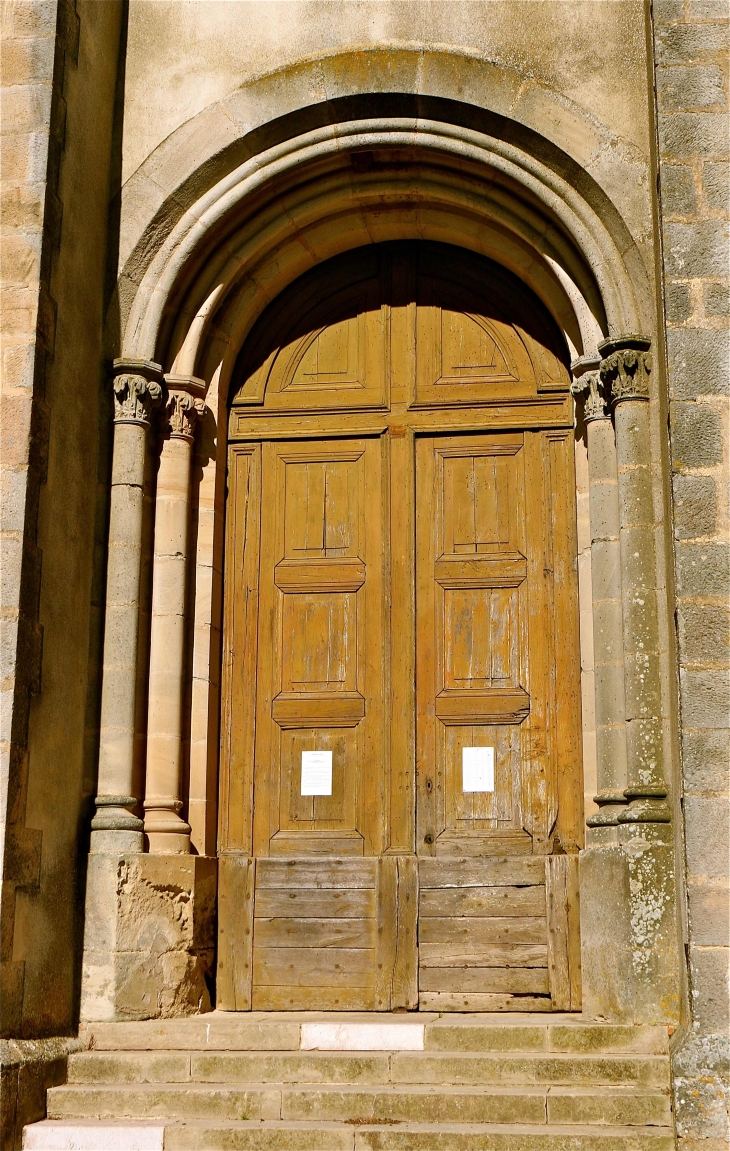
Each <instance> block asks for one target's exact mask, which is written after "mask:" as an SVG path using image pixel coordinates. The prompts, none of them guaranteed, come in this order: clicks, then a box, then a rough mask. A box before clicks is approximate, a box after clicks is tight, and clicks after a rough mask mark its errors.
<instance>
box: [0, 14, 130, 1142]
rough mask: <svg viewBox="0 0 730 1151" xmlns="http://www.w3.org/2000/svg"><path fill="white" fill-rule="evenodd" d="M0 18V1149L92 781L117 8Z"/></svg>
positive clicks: (51, 970) (36, 1064) (75, 963)
mask: <svg viewBox="0 0 730 1151" xmlns="http://www.w3.org/2000/svg"><path fill="white" fill-rule="evenodd" d="M1 11H2V37H3V44H2V52H3V57H2V84H3V92H2V96H3V108H2V132H3V141H2V180H3V201H2V236H1V240H2V268H3V272H2V274H3V283H2V291H3V299H2V333H1V335H2V401H3V412H2V432H3V441H2V465H3V475H2V548H3V565H2V576H3V582H2V626H3V652H2V659H3V669H2V756H3V758H2V791H1V792H0V804H1V805H2V819H3V823H4V828H5V838H4V846H3V849H2V907H1V908H0V911H1V914H2V933H1V935H2V954H1V959H2V985H1V988H0V991H1V996H0V1001H1V1003H2V1035H3V1037H7V1038H8V1039H9V1041H10V1042H9V1043H7V1044H4V1045H3V1051H2V1063H3V1081H4V1082H3V1092H2V1102H3V1124H4V1126H3V1141H2V1145H3V1147H5V1146H7V1147H11V1146H15V1145H16V1144H15V1142H13V1140H14V1139H17V1138H19V1134H18V1133H19V1131H20V1129H21V1127H22V1123H23V1122H28V1121H29V1120H30V1119H31V1118H37V1117H38V1107H41V1108H42V1107H43V1106H44V1093H43V1085H47V1084H48V1083H49V1082H50V1081H55V1082H57V1081H58V1076H59V1075H62V1074H63V1065H64V1051H65V1046H64V1044H63V1043H62V1042H61V1041H60V1040H58V1041H56V1040H51V1039H50V1038H49V1039H48V1040H46V1038H45V1037H54V1036H55V1037H59V1036H61V1037H63V1036H70V1035H72V1034H73V1033H74V1031H75V1029H76V1027H77V1022H78V996H79V981H80V950H81V949H80V928H81V922H80V915H79V906H80V904H79V896H80V894H81V892H80V887H81V885H82V883H83V874H79V869H78V861H79V859H82V860H83V859H84V843H85V839H84V836H85V835H86V834H87V833H86V831H85V828H86V826H87V825H88V815H87V810H86V808H87V802H86V800H85V795H87V794H90V793H92V792H93V790H94V783H95V781H94V776H93V770H94V763H93V749H92V755H89V751H88V749H87V748H86V746H85V729H86V728H87V726H89V724H91V726H93V723H94V722H95V719H94V717H95V714H96V703H95V697H96V694H97V687H96V684H95V681H94V675H93V672H92V674H90V665H92V667H93V664H94V663H95V656H94V642H95V633H96V631H98V621H96V620H95V618H94V613H93V611H92V600H93V597H94V582H93V577H94V572H95V565H96V568H97V569H98V563H97V556H98V557H101V558H102V562H103V556H104V552H105V539H104V534H103V533H104V528H103V524H104V520H105V514H106V500H107V498H108V497H107V495H106V488H107V477H106V470H105V466H104V464H103V460H104V454H103V452H101V453H100V436H101V437H102V439H101V446H103V436H105V435H107V434H108V420H106V419H103V420H102V419H101V418H100V416H101V396H102V388H101V380H102V375H103V372H102V325H103V314H104V292H105V288H104V278H105V265H106V249H107V214H108V213H107V204H108V200H109V179H110V161H111V154H112V140H113V131H112V127H113V110H114V98H115V85H116V72H117V50H118V42H119V31H120V19H121V13H122V5H121V3H117V2H116V0H110V2H108V3H104V4H97V3H94V2H90V0H79V2H78V3H74V2H73V0H7V2H6V3H4V4H3V5H2V9H1ZM92 106H93V115H90V114H89V109H90V107H92ZM100 467H101V470H102V474H101V475H100V476H98V475H97V471H98V469H99V468H100ZM98 480H100V484H99V483H98V482H97V481H98ZM99 490H101V491H102V493H103V495H102V498H103V506H102V508H101V509H100V511H101V513H102V514H101V515H98V514H97V492H98V491H99ZM97 524H101V525H102V527H101V530H99V529H98V528H97ZM90 742H91V744H92V745H93V736H92V739H91V741H90ZM39 1084H40V1086H39ZM41 1114H42V1111H41ZM17 1145H18V1146H19V1143H18V1144H17Z"/></svg>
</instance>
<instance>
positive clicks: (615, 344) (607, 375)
mask: <svg viewBox="0 0 730 1151" xmlns="http://www.w3.org/2000/svg"><path fill="white" fill-rule="evenodd" d="M650 347H651V340H650V339H649V338H648V337H647V336H621V337H618V338H616V339H611V340H604V342H603V343H602V344H599V348H598V350H599V351H600V353H601V355H602V356H603V359H602V361H601V381H602V383H603V386H604V387H605V388H606V390H607V391H608V393H609V394H610V397H611V402H612V403H613V404H614V405H615V404H618V403H621V401H622V400H648V399H649V373H650V372H651V369H652V356H651V352H650V351H649V349H650Z"/></svg>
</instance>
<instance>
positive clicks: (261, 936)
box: [255, 916, 375, 948]
mask: <svg viewBox="0 0 730 1151" xmlns="http://www.w3.org/2000/svg"><path fill="white" fill-rule="evenodd" d="M255 923H256V926H255V946H256V947H365V948H372V947H373V946H374V944H375V931H374V926H375V922H374V920H372V919H316V918H314V917H312V918H311V919H294V918H293V917H283V916H282V917H281V918H279V919H260V918H259V917H258V916H257V917H256V921H255Z"/></svg>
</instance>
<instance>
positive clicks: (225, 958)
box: [216, 855, 256, 1011]
mask: <svg viewBox="0 0 730 1151" xmlns="http://www.w3.org/2000/svg"><path fill="white" fill-rule="evenodd" d="M255 877H256V861H255V860H254V859H250V858H249V857H247V856H240V855H222V856H221V857H220V859H219V861H218V968H217V975H216V998H217V1004H216V1005H217V1006H218V1007H219V1008H220V1009H221V1010H223V1011H250V1010H251V974H252V947H253V905H254V886H255Z"/></svg>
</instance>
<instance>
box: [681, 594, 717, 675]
mask: <svg viewBox="0 0 730 1151" xmlns="http://www.w3.org/2000/svg"><path fill="white" fill-rule="evenodd" d="M677 622H678V625H679V650H680V659H681V661H682V663H683V664H692V663H694V664H702V663H722V662H727V660H728V657H730V609H728V608H726V607H713V606H708V605H706V604H682V605H680V606H679V607H678V608H677Z"/></svg>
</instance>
